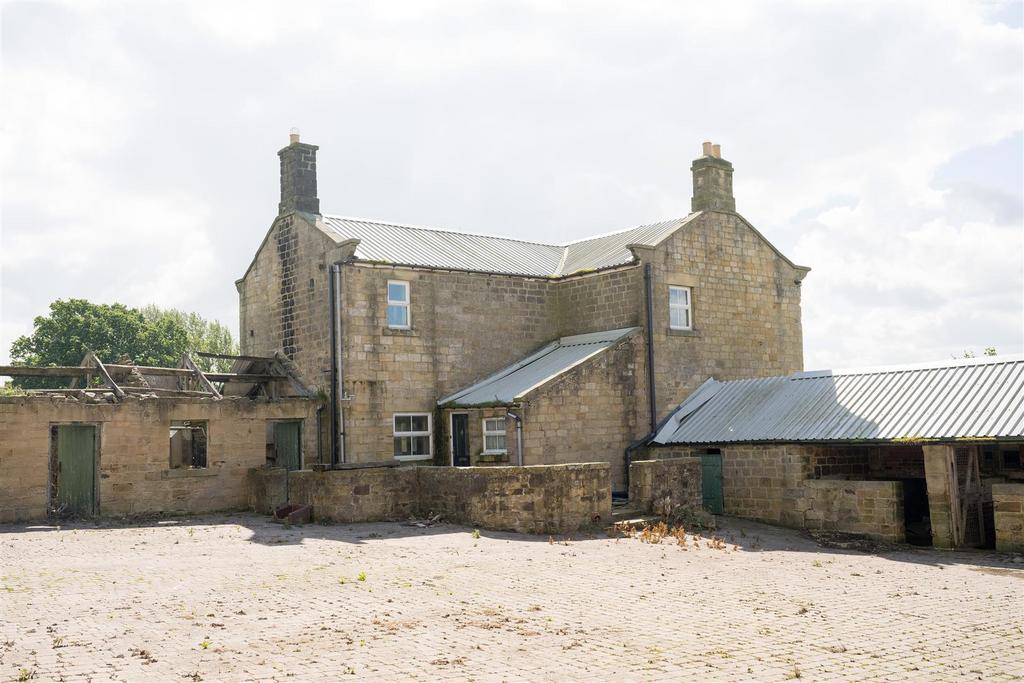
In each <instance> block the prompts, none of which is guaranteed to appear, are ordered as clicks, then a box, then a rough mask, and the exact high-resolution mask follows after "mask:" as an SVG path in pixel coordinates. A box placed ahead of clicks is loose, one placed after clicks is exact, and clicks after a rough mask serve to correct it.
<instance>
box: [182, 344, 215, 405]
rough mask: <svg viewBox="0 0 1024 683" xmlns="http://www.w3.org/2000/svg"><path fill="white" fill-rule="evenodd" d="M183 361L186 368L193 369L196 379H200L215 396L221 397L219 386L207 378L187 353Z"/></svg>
mask: <svg viewBox="0 0 1024 683" xmlns="http://www.w3.org/2000/svg"><path fill="white" fill-rule="evenodd" d="M181 362H182V363H183V364H184V366H185V367H186V368H188V369H189V370H191V371H192V373H193V374H194V375H195V377H196V379H198V380H199V383H200V384H201V385H203V386H204V387H206V390H207V391H208V392H210V393H211V394H213V396H214V398H221V395H220V392H219V391H217V387H215V386H213V383H212V382H210V380H209V379H207V378H206V375H204V374H203V371H202V370H200V369H199V366H198V365H196V364H195V362H194V361H193V360H192V358H191V357H190V356H189V355H188V354H187V353H186V354H185V355H184V356H182V357H181Z"/></svg>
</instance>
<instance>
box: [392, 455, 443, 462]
mask: <svg viewBox="0 0 1024 683" xmlns="http://www.w3.org/2000/svg"><path fill="white" fill-rule="evenodd" d="M433 459H434V456H432V455H396V456H395V460H397V461H398V462H422V461H424V460H433Z"/></svg>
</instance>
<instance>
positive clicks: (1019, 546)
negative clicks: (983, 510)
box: [992, 484, 1024, 553]
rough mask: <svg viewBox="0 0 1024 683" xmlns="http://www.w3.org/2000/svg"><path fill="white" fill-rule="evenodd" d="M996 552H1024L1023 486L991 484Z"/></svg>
mask: <svg viewBox="0 0 1024 683" xmlns="http://www.w3.org/2000/svg"><path fill="white" fill-rule="evenodd" d="M992 507H993V511H994V514H995V526H996V550H999V551H1001V552H1007V553H1008V552H1024V484H993V485H992Z"/></svg>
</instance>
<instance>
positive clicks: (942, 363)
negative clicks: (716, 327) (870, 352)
mask: <svg viewBox="0 0 1024 683" xmlns="http://www.w3.org/2000/svg"><path fill="white" fill-rule="evenodd" d="M1020 362H1024V354H1016V353H1012V354H1007V355H1004V356H981V357H980V358H950V359H949V360H939V361H924V362H920V363H897V364H893V365H869V366H865V367H862V368H836V369H822V370H804V371H802V372H794V373H793V374H791V375H786V377H787V378H789V379H813V378H815V377H834V376H837V375H877V374H881V373H892V372H914V371H917V370H940V369H942V368H963V367H970V366H972V365H999V364H1001V363H1020ZM765 379H768V378H765Z"/></svg>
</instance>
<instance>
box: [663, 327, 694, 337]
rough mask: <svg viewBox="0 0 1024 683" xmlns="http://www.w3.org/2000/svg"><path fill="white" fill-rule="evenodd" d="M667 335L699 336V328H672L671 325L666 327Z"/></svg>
mask: <svg viewBox="0 0 1024 683" xmlns="http://www.w3.org/2000/svg"><path fill="white" fill-rule="evenodd" d="M668 336H670V337H699V336H700V330H673V329H672V328H671V327H670V328H669V329H668Z"/></svg>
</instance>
